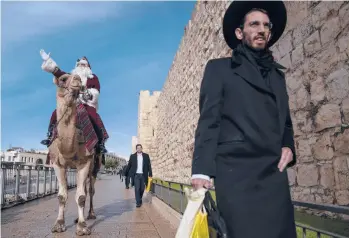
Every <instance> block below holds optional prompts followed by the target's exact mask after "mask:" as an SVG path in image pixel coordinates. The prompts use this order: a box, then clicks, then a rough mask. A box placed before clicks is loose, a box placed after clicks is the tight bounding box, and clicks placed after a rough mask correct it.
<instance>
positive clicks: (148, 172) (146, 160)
mask: <svg viewBox="0 0 349 238" xmlns="http://www.w3.org/2000/svg"><path fill="white" fill-rule="evenodd" d="M142 156H143V178H144V182H145V184H148V176H149V177H153V171H152V168H151V162H150V157H149V155H148V154H147V153H142ZM137 168H138V163H137V153H134V154H131V156H130V159H129V161H128V164H127V167H126V170H125V174H126V176H130V177H134V176H135V174H136V172H137Z"/></svg>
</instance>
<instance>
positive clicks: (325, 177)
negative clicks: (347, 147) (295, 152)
mask: <svg viewBox="0 0 349 238" xmlns="http://www.w3.org/2000/svg"><path fill="white" fill-rule="evenodd" d="M320 185H321V186H322V187H324V188H329V189H333V187H334V172H333V167H332V165H331V164H324V165H322V166H321V167H320Z"/></svg>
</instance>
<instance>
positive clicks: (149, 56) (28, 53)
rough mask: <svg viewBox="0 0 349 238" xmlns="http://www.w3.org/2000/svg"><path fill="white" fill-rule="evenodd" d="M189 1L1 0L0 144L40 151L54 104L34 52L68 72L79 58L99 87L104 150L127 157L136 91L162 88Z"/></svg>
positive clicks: (49, 82)
mask: <svg viewBox="0 0 349 238" xmlns="http://www.w3.org/2000/svg"><path fill="white" fill-rule="evenodd" d="M195 3H196V2H195V1H192V2H188V1H180V2H1V149H2V150H6V149H8V148H9V146H10V145H12V146H18V147H23V148H25V149H31V148H33V149H38V150H42V149H46V146H43V145H41V144H40V141H41V140H42V139H45V138H46V133H47V128H48V124H49V119H50V117H51V114H52V112H53V110H54V109H55V107H56V98H55V97H56V95H55V94H56V88H55V85H54V84H53V82H52V79H53V77H52V75H51V74H49V73H47V72H44V71H43V70H42V69H41V64H42V59H41V57H40V54H39V51H40V49H44V50H45V51H46V52H47V53H49V52H50V53H51V57H52V59H53V60H55V61H56V62H57V64H58V65H59V67H60V68H61V69H62V70H64V71H66V72H70V71H71V70H72V69H73V67H74V66H75V62H76V60H77V59H78V58H81V57H82V56H86V57H87V58H88V60H89V62H90V64H91V68H92V71H93V73H95V74H96V75H97V76H98V78H99V80H100V84H101V94H100V98H99V109H98V113H99V114H100V116H101V118H102V120H103V122H104V124H105V127H106V129H107V131H108V133H109V136H110V138H109V140H108V141H107V143H106V147H107V149H108V151H109V152H114V153H117V154H119V155H122V156H126V157H128V156H129V155H130V153H131V138H132V136H133V135H137V120H138V118H137V117H138V99H139V98H138V96H139V92H140V90H150V91H154V90H162V87H163V85H164V83H165V80H166V77H167V74H168V71H169V69H170V67H171V64H172V61H173V59H174V56H175V53H176V51H177V49H178V46H179V44H180V41H181V38H182V36H183V33H184V27H185V26H186V25H187V23H188V21H189V19H190V17H191V14H192V11H193V9H194V5H195Z"/></svg>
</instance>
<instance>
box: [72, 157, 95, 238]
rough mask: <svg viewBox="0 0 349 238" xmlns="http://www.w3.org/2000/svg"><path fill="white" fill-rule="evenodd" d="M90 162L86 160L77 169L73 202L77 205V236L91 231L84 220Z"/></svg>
mask: <svg viewBox="0 0 349 238" xmlns="http://www.w3.org/2000/svg"><path fill="white" fill-rule="evenodd" d="M91 162H92V160H88V161H87V163H86V164H81V165H79V166H78V167H77V190H76V196H75V200H76V203H77V205H78V215H79V217H78V224H77V227H76V234H77V235H79V236H82V235H89V234H91V230H90V229H89V228H88V227H87V224H86V222H85V218H84V208H85V202H86V193H85V190H86V189H85V188H86V180H87V176H88V174H89V172H90V166H91Z"/></svg>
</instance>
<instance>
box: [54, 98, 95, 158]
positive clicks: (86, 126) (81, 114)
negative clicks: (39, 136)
mask: <svg viewBox="0 0 349 238" xmlns="http://www.w3.org/2000/svg"><path fill="white" fill-rule="evenodd" d="M76 109H77V110H76V117H77V120H76V122H77V124H76V127H77V128H79V129H80V131H81V133H82V138H83V139H84V141H81V143H85V147H86V149H87V150H88V151H89V152H90V153H91V152H92V150H93V149H94V148H95V146H96V144H97V143H98V137H97V134H96V132H95V130H94V128H93V125H92V122H91V120H90V118H89V116H88V112H87V111H86V109H85V107H84V105H83V104H81V103H79V104H78V105H77V107H76ZM57 136H58V131H57V127H55V128H54V129H53V135H52V141H53V140H55V139H56V138H57Z"/></svg>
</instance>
